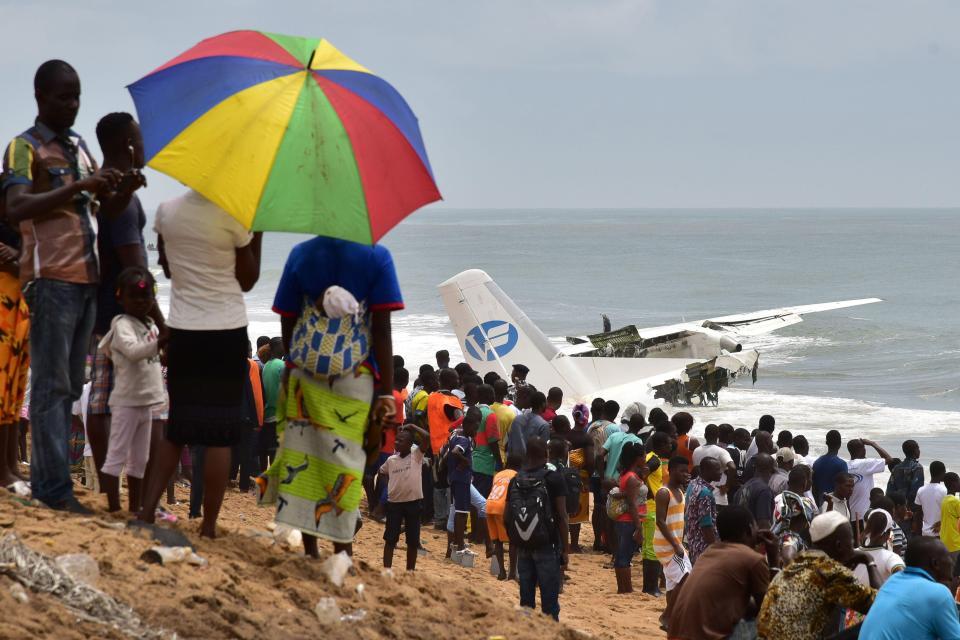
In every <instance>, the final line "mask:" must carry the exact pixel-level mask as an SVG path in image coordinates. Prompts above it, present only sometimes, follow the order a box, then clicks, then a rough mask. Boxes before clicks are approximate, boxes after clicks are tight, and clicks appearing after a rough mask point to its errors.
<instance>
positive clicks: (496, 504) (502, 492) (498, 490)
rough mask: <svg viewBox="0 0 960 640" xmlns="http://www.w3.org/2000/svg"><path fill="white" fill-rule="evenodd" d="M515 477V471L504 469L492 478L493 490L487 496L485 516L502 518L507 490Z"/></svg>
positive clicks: (505, 506) (505, 505)
mask: <svg viewBox="0 0 960 640" xmlns="http://www.w3.org/2000/svg"><path fill="white" fill-rule="evenodd" d="M516 475H517V470H516V469H504V470H503V471H500V472H498V473H497V475H495V476H493V488H492V489H490V495H489V496H487V515H488V516H489V515H494V516H502V515H503V512H504V511H505V510H506V508H507V489H509V488H510V481H511V480H513V478H514V476H516Z"/></svg>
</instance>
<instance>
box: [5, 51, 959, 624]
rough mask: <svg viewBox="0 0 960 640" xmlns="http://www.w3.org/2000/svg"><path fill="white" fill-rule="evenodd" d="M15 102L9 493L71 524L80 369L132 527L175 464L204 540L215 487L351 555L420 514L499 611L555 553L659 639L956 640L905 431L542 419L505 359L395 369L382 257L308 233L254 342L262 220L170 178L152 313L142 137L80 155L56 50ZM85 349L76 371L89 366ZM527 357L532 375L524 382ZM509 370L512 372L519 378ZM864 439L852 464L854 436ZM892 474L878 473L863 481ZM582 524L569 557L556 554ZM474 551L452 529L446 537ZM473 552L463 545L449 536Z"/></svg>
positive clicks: (944, 546) (121, 125) (946, 514)
mask: <svg viewBox="0 0 960 640" xmlns="http://www.w3.org/2000/svg"><path fill="white" fill-rule="evenodd" d="M35 94H36V98H37V105H38V116H37V119H36V121H35V123H34V124H33V126H31V127H30V128H28V129H27V130H26V131H25V132H24V133H22V134H21V135H19V136H17V137H16V138H15V139H14V140H13V141H12V142H11V143H10V145H9V146H8V147H7V150H6V152H5V153H4V165H3V171H4V172H3V176H2V194H3V197H2V198H0V203H2V205H3V206H2V209H3V211H2V215H0V391H2V393H3V396H2V400H0V481H2V482H3V484H4V486H7V485H11V484H13V483H16V482H18V481H23V480H25V479H26V478H24V477H23V474H22V471H21V469H20V466H19V465H18V464H17V460H18V458H20V457H22V454H21V451H20V449H21V447H20V429H19V424H20V420H21V411H22V406H23V405H24V397H25V393H26V388H27V376H28V371H29V376H30V388H31V398H30V404H29V420H30V424H31V438H30V442H31V454H30V474H29V482H30V487H31V489H32V494H33V497H34V498H36V500H38V501H39V502H41V503H43V504H45V505H46V506H47V507H49V508H51V509H56V510H62V511H67V512H73V513H79V514H87V513H90V510H89V508H88V507H86V506H85V505H83V504H81V503H80V502H79V501H78V500H77V499H76V497H75V496H74V493H73V478H72V477H71V473H70V452H69V445H68V443H69V441H70V437H71V429H72V425H73V415H72V414H73V411H72V410H71V406H72V405H73V403H74V402H75V401H77V400H78V399H80V397H81V395H82V394H83V389H84V384H85V382H87V378H88V377H89V378H90V380H89V399H88V402H87V406H86V411H85V426H86V434H87V435H86V440H87V442H88V444H89V446H90V449H91V458H92V461H93V467H94V469H95V473H96V476H97V485H98V487H99V490H100V491H101V492H103V493H104V494H105V502H106V505H107V508H108V509H110V510H120V509H121V508H122V505H121V501H120V495H121V494H120V485H121V482H120V477H121V474H122V473H125V474H126V477H127V494H128V507H129V509H130V511H131V512H133V513H134V514H136V516H137V522H138V526H144V527H148V528H155V527H154V525H155V522H156V520H157V519H158V518H163V519H169V516H168V515H167V514H166V512H165V511H164V510H162V509H161V508H159V502H160V499H161V497H162V495H163V493H164V491H167V490H168V489H169V485H170V483H171V482H172V480H173V479H175V478H176V477H177V471H178V468H180V470H181V472H185V471H186V470H187V469H189V470H190V473H189V474H188V475H189V478H190V480H191V508H190V514H191V515H192V516H197V517H202V523H201V526H200V532H201V535H204V536H208V537H211V538H213V537H216V535H217V527H216V523H217V518H218V514H219V512H220V509H221V505H222V502H223V497H224V492H225V490H226V487H227V485H228V482H229V481H230V479H231V478H237V479H238V484H239V488H240V489H242V490H245V489H248V488H249V489H250V490H252V491H255V492H256V494H257V499H258V500H259V502H260V503H261V504H271V505H275V506H276V516H275V520H276V522H277V523H280V524H284V525H287V526H289V527H292V528H294V529H297V530H299V531H301V532H302V533H303V545H304V552H305V554H306V555H307V556H310V557H318V556H319V555H320V550H319V541H320V540H321V539H323V540H329V541H330V542H331V543H332V544H333V549H334V550H335V551H345V552H347V553H351V552H352V543H353V540H354V538H355V535H356V532H357V531H358V529H359V527H360V513H361V501H362V499H363V498H364V496H365V499H366V504H367V507H368V512H369V517H370V519H372V520H375V521H379V522H383V523H384V525H385V526H384V533H383V539H384V548H383V563H384V566H385V567H386V568H392V563H393V556H394V552H395V549H396V547H397V546H398V544H399V543H400V539H401V536H405V544H406V568H407V569H408V570H411V571H412V570H415V568H416V563H417V558H418V555H419V554H420V553H422V552H423V551H424V550H425V548H424V544H423V541H422V538H421V527H423V526H431V525H432V526H433V527H435V528H437V529H439V530H441V531H445V532H446V536H447V544H446V549H445V557H446V558H447V559H449V562H451V563H455V564H457V565H460V566H462V567H464V568H465V569H469V568H471V567H474V566H475V565H476V563H477V562H478V559H479V558H480V556H481V554H483V557H484V558H486V559H489V560H488V561H489V562H490V563H491V568H492V569H493V573H494V574H495V575H496V577H497V578H498V579H499V580H503V581H507V580H516V581H517V583H518V585H519V599H520V604H521V605H522V606H524V607H535V605H536V599H537V593H538V592H539V598H540V608H541V610H542V611H543V612H544V613H545V614H547V615H550V616H552V617H554V618H555V619H559V615H560V594H561V592H562V590H563V583H564V580H565V577H567V576H568V575H569V573H570V572H571V571H572V569H571V565H570V563H569V556H570V554H581V553H596V554H606V555H609V556H610V561H609V563H608V564H607V565H605V567H606V568H608V569H610V570H612V571H611V591H613V589H614V585H615V589H616V593H618V594H630V593H631V592H633V591H634V588H633V575H634V572H633V568H634V566H635V564H637V563H639V567H640V569H641V571H640V574H641V576H642V578H641V582H642V587H641V589H642V591H643V592H644V593H646V594H649V595H650V596H654V597H663V602H664V610H663V615H662V616H661V619H660V622H661V626H662V628H663V629H664V630H665V631H666V632H667V634H668V637H670V638H676V639H684V640H694V639H698V638H711V639H720V638H751V637H760V638H766V639H768V640H773V639H780V638H791V639H799V640H803V639H807V638H810V639H813V638H821V637H837V638H845V637H857V634H859V636H860V637H863V638H885V639H886V638H960V623H958V619H957V607H956V604H955V599H954V596H953V595H952V594H953V593H954V592H955V590H956V587H957V585H956V584H955V581H956V576H957V575H958V573H960V571H958V570H957V568H958V567H960V562H958V560H960V497H957V494H958V493H960V476H958V475H957V474H956V473H953V472H947V470H946V468H945V466H944V465H943V464H942V463H941V462H938V461H933V462H931V463H930V464H929V479H928V478H927V477H926V474H925V470H924V467H923V466H922V465H921V464H920V462H919V460H920V449H919V446H918V444H917V442H916V441H913V440H907V441H906V442H904V443H903V446H902V451H903V456H904V457H903V458H902V459H897V458H893V457H892V456H891V455H890V454H889V453H888V452H887V451H886V450H885V449H883V448H882V447H881V446H880V445H878V444H877V443H874V442H872V441H870V440H866V439H862V438H859V439H851V440H848V442H847V451H848V454H849V458H848V459H843V458H841V457H840V455H839V454H840V450H841V448H842V445H843V442H842V436H841V434H840V432H839V431H830V432H829V433H827V435H826V440H825V443H824V444H825V446H826V453H825V454H824V455H821V456H819V457H813V456H811V455H810V445H809V442H808V441H807V439H806V438H805V437H804V436H802V435H799V434H798V435H793V434H792V433H791V432H790V431H787V430H783V429H781V430H779V431H778V430H777V428H776V421H775V419H774V418H773V417H772V416H763V417H761V418H760V420H759V423H758V424H757V427H756V428H755V429H749V430H748V429H747V428H745V427H744V426H743V425H740V426H737V427H735V426H734V425H730V424H708V425H706V426H705V428H704V429H703V431H702V439H701V438H700V437H696V436H694V435H693V432H694V419H693V417H692V416H691V415H690V414H689V413H686V412H677V413H674V414H673V415H672V416H669V415H668V414H667V413H666V412H665V411H664V410H663V409H662V408H659V407H653V408H650V409H649V410H648V408H647V407H646V406H644V405H643V404H642V403H641V402H632V403H630V404H629V405H627V406H625V407H621V406H620V405H619V404H618V403H617V402H616V401H614V400H603V399H600V398H597V399H595V400H593V402H592V404H590V405H589V406H587V405H586V404H575V405H574V406H573V407H572V410H570V412H569V413H567V411H566V410H565V405H564V394H563V390H562V389H559V388H551V389H549V390H546V392H545V393H544V392H543V391H541V390H538V389H536V388H535V387H534V386H533V385H532V384H529V383H528V381H527V378H528V376H529V375H530V374H531V371H530V370H529V369H528V368H527V367H526V366H524V365H522V364H517V365H514V366H513V369H512V371H511V372H510V375H509V379H505V378H503V377H501V376H500V375H498V374H497V373H493V372H487V373H486V374H485V375H481V374H480V373H478V372H476V371H474V370H473V369H472V368H471V367H470V366H469V365H468V364H464V363H461V364H459V365H457V366H455V367H451V361H450V355H449V353H447V352H446V351H440V352H438V353H437V354H436V363H435V366H434V364H432V363H431V364H427V365H423V366H420V367H419V368H418V369H417V372H416V375H415V376H414V375H412V374H411V372H410V371H409V370H408V369H407V368H406V366H405V362H404V361H403V358H401V357H399V356H395V355H394V353H393V343H392V338H391V320H390V318H391V313H392V312H394V311H397V310H400V309H402V308H403V307H404V304H403V299H402V296H401V292H400V286H399V283H398V281H397V277H396V273H395V270H394V266H393V262H392V258H391V256H390V253H389V251H388V250H387V249H386V248H384V247H382V246H378V245H375V246H363V245H359V244H355V243H351V242H346V241H342V240H336V239H331V238H325V237H317V238H314V239H312V240H309V241H307V242H304V243H301V244H299V245H297V246H296V247H295V248H294V249H293V250H292V251H291V253H290V255H289V257H288V259H287V262H286V265H285V268H284V271H283V275H282V278H281V280H280V283H279V286H278V289H277V291H276V294H275V298H274V305H273V310H274V311H275V312H276V313H277V314H278V315H279V317H280V326H281V335H280V336H277V337H275V338H268V337H263V338H261V339H260V340H258V341H257V345H256V351H255V352H254V351H253V349H252V347H251V345H250V342H249V339H248V335H247V324H248V323H247V310H246V307H245V303H244V295H243V294H244V292H247V291H249V290H250V289H252V288H253V287H254V286H255V284H256V283H257V281H258V279H259V275H260V246H261V234H259V233H250V232H249V231H247V230H246V229H245V228H244V227H243V226H242V225H241V224H240V223H239V222H237V221H236V220H235V219H234V218H233V217H231V216H230V215H228V214H227V213H226V212H225V211H223V210H221V209H220V208H219V207H217V206H216V205H215V204H213V203H212V202H210V201H209V200H207V199H206V198H204V197H203V196H202V195H201V194H199V193H197V192H195V191H188V192H187V193H185V194H184V195H182V196H180V197H178V198H176V199H174V200H171V201H168V202H165V203H163V204H162V205H161V206H160V207H159V209H158V211H157V215H156V222H155V226H154V230H155V231H156V233H157V236H158V251H159V264H160V266H161V267H162V269H163V272H164V274H165V276H166V277H167V278H169V279H170V281H171V299H170V307H169V311H168V313H166V314H164V313H163V312H162V310H161V309H160V307H159V305H158V304H157V300H156V283H155V281H154V277H153V275H152V274H151V272H150V271H149V269H148V268H147V267H148V264H147V252H146V249H145V247H144V240H143V230H144V226H145V224H146V217H145V215H144V211H143V207H142V205H141V204H140V201H139V199H138V197H137V191H138V190H139V189H141V188H143V187H145V184H146V183H145V180H144V178H143V175H142V174H141V173H140V171H139V170H140V168H141V167H142V166H143V141H142V138H141V135H140V132H139V128H138V126H137V123H136V122H135V120H134V119H133V117H132V116H131V115H129V114H126V113H112V114H109V115H107V116H105V117H104V118H102V119H101V120H100V122H99V124H98V126H97V138H98V141H99V143H100V148H101V150H102V152H103V163H102V166H98V163H97V162H96V160H95V159H94V157H93V155H92V153H91V152H90V151H89V149H88V148H87V146H86V144H85V143H84V142H83V140H82V138H80V136H79V135H77V134H76V133H75V132H74V131H73V130H72V129H71V127H72V126H73V123H74V120H75V118H76V116H77V111H78V109H79V96H80V80H79V77H78V76H77V73H76V71H75V70H74V69H73V68H72V67H71V66H70V65H69V64H67V63H66V62H63V61H59V60H54V61H50V62H47V63H44V64H43V65H42V66H41V67H40V68H39V69H38V71H37V73H36V77H35ZM88 361H89V372H88V371H87V368H88V366H87V363H88ZM534 374H535V372H534ZM534 378H535V375H534ZM869 449H872V450H873V451H875V452H876V455H875V456H873V457H868V456H867V452H868V450H869ZM887 470H889V471H890V480H889V482H888V484H887V486H886V488H885V489H883V488H881V487H878V486H875V484H876V483H875V479H874V478H875V476H876V475H877V474H880V473H884V472H886V471H887ZM584 526H587V527H589V529H590V530H591V531H592V547H591V548H590V549H587V548H585V546H583V545H581V540H582V539H584V538H585V537H586V536H585V535H584V531H583V528H584ZM471 545H472V546H471ZM474 549H476V550H474Z"/></svg>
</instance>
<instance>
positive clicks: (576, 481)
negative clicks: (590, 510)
mask: <svg viewBox="0 0 960 640" xmlns="http://www.w3.org/2000/svg"><path fill="white" fill-rule="evenodd" d="M557 473H559V474H560V475H561V476H562V477H563V483H564V484H565V485H567V514H568V515H571V516H575V515H578V513H579V512H580V492H581V491H582V490H583V480H582V479H581V478H580V470H579V469H574V468H573V467H568V466H566V465H557Z"/></svg>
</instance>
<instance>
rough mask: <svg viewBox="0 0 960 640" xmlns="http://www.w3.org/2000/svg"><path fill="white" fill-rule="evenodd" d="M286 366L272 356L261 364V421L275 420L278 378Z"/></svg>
mask: <svg viewBox="0 0 960 640" xmlns="http://www.w3.org/2000/svg"><path fill="white" fill-rule="evenodd" d="M285 367H286V365H285V364H284V362H283V360H280V359H279V358H274V359H273V360H271V361H269V362H267V363H266V364H265V365H263V371H262V372H261V374H260V378H261V379H262V380H263V421H264V423H268V422H276V421H277V396H278V395H279V394H280V378H281V376H283V370H284V368H285Z"/></svg>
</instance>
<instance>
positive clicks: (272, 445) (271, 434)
mask: <svg viewBox="0 0 960 640" xmlns="http://www.w3.org/2000/svg"><path fill="white" fill-rule="evenodd" d="M276 457H277V423H276V422H265V423H264V424H263V428H262V429H260V431H258V432H257V454H256V458H257V473H263V472H264V471H266V470H267V467H268V466H270V463H272V462H273V460H274V458H276Z"/></svg>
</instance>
